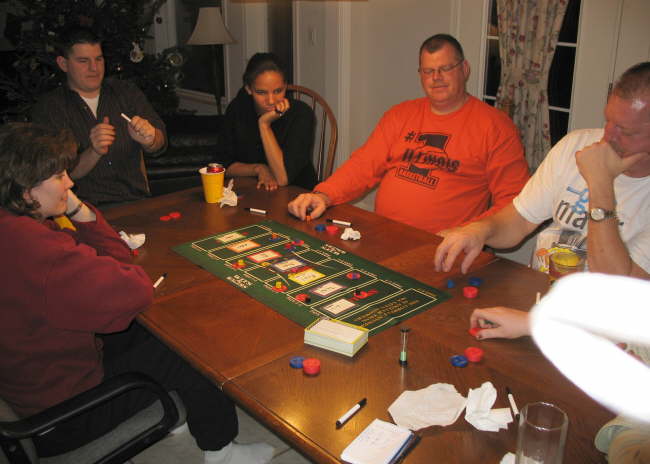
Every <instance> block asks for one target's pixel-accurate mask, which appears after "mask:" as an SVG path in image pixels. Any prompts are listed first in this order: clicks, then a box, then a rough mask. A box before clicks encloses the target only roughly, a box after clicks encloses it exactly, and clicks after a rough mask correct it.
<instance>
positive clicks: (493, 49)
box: [485, 40, 501, 97]
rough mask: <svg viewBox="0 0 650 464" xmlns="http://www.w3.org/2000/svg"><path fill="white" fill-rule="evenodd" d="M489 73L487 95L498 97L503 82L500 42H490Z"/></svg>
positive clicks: (486, 87)
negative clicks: (500, 84) (500, 83)
mask: <svg viewBox="0 0 650 464" xmlns="http://www.w3.org/2000/svg"><path fill="white" fill-rule="evenodd" d="M486 59H487V63H486V65H487V66H486V68H487V73H486V79H485V95H490V96H492V97H496V95H497V90H498V89H499V82H500V81H501V58H500V57H499V41H498V40H488V52H487V58H486Z"/></svg>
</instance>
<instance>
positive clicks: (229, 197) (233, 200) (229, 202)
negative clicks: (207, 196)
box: [219, 179, 237, 208]
mask: <svg viewBox="0 0 650 464" xmlns="http://www.w3.org/2000/svg"><path fill="white" fill-rule="evenodd" d="M234 181H235V179H230V182H228V185H227V186H226V187H224V189H223V196H222V197H221V200H219V207H220V208H223V207H224V205H225V206H237V194H236V193H235V192H233V190H232V188H233V185H234V184H235V182H234Z"/></svg>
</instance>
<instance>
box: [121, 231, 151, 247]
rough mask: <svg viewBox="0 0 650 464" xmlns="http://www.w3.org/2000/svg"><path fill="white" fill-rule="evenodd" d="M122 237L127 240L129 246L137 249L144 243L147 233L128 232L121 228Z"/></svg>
mask: <svg viewBox="0 0 650 464" xmlns="http://www.w3.org/2000/svg"><path fill="white" fill-rule="evenodd" d="M120 238H121V239H122V240H124V241H125V242H126V244H127V245H128V246H129V248H131V249H132V250H135V249H136V248H140V247H141V246H142V245H144V239H145V235H144V234H127V233H126V232H124V231H123V230H120Z"/></svg>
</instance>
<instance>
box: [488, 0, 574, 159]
mask: <svg viewBox="0 0 650 464" xmlns="http://www.w3.org/2000/svg"><path fill="white" fill-rule="evenodd" d="M567 4H568V0H497V15H498V20H499V54H500V56H501V84H500V85H499V91H498V92H497V107H508V106H510V105H511V108H512V119H513V121H514V122H515V124H516V126H517V127H518V128H519V132H520V134H521V139H522V142H523V144H524V149H525V151H526V160H527V161H528V166H529V167H530V169H531V170H533V171H534V170H535V169H536V168H537V166H539V164H540V163H541V162H542V160H543V159H544V156H546V153H547V152H548V151H549V150H550V148H551V136H550V125H549V116H548V94H547V87H548V73H549V70H550V69H551V63H552V61H553V54H554V53H555V46H556V45H557V41H558V36H559V34H560V27H561V26H562V20H563V19H564V13H565V12H566V8H567Z"/></svg>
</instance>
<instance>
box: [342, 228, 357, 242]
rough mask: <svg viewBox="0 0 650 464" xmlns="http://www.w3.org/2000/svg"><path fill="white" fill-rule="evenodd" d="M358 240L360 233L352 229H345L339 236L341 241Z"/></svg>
mask: <svg viewBox="0 0 650 464" xmlns="http://www.w3.org/2000/svg"><path fill="white" fill-rule="evenodd" d="M360 238H361V232H359V231H358V230H354V229H353V228H352V227H346V228H345V230H344V231H343V233H342V234H341V239H343V240H359V239H360Z"/></svg>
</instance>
